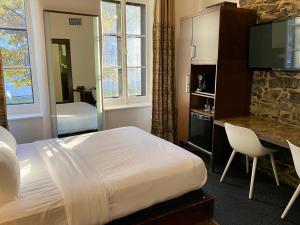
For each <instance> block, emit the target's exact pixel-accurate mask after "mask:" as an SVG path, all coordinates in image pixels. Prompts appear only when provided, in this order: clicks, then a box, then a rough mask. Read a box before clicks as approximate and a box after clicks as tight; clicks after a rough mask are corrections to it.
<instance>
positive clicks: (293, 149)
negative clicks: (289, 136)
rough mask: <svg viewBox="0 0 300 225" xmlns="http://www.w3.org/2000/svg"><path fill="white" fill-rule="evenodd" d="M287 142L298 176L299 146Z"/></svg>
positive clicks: (299, 174) (299, 168)
mask: <svg viewBox="0 0 300 225" xmlns="http://www.w3.org/2000/svg"><path fill="white" fill-rule="evenodd" d="M288 143H289V146H290V149H291V152H292V156H293V160H294V164H295V168H296V172H297V174H298V176H299V178H300V148H299V147H297V146H296V145H293V144H292V143H291V142H289V141H288Z"/></svg>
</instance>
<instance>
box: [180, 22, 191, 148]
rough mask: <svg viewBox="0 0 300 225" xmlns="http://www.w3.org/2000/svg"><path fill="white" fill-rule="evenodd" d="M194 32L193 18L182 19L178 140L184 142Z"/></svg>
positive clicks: (187, 122)
mask: <svg viewBox="0 0 300 225" xmlns="http://www.w3.org/2000/svg"><path fill="white" fill-rule="evenodd" d="M192 34H193V20H192V18H188V19H184V20H181V28H180V46H179V48H180V49H179V55H178V57H180V60H179V62H180V65H179V71H178V75H177V76H178V92H177V93H178V105H177V109H178V140H179V141H181V142H184V143H187V142H188V138H189V109H190V107H189V105H190V94H189V89H190V87H189V86H190V85H189V82H190V74H191V44H192Z"/></svg>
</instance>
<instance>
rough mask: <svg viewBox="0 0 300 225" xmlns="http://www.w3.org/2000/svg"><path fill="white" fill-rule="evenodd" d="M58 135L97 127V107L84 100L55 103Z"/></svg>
mask: <svg viewBox="0 0 300 225" xmlns="http://www.w3.org/2000/svg"><path fill="white" fill-rule="evenodd" d="M56 113H57V131H58V134H59V135H62V134H72V133H76V132H81V131H87V130H97V129H98V114H97V108H96V107H94V106H92V105H90V104H88V103H86V102H72V103H65V104H57V105H56Z"/></svg>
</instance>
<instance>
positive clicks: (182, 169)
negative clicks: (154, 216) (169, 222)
mask: <svg viewBox="0 0 300 225" xmlns="http://www.w3.org/2000/svg"><path fill="white" fill-rule="evenodd" d="M51 145H52V146H53V145H54V146H56V147H54V148H52V150H51V151H50V153H49V152H48V153H46V154H48V156H49V157H50V158H51V153H52V154H53V151H54V152H55V151H61V150H62V149H63V151H66V152H68V153H71V155H73V156H74V157H76V160H75V161H74V162H77V163H78V162H79V163H80V164H85V165H87V166H88V167H90V168H91V169H92V170H93V174H94V175H95V173H97V174H98V178H99V179H100V178H101V185H105V189H106V191H107V193H106V195H107V196H108V203H107V204H108V205H107V209H109V210H108V212H107V215H104V214H105V213H103V212H99V213H100V215H101V216H103V215H104V217H105V220H107V221H105V222H108V221H111V220H114V219H117V218H120V217H123V216H126V215H129V214H131V213H134V212H136V211H139V210H141V209H144V208H146V207H149V206H152V205H154V204H156V203H159V202H163V201H166V200H169V199H172V198H175V197H178V196H180V195H183V194H185V193H187V192H189V191H192V190H196V189H199V188H201V187H202V186H203V185H204V184H205V182H206V179H207V171H206V168H205V165H204V163H203V161H202V160H201V159H199V158H198V157H197V156H195V155H193V154H191V153H189V152H187V151H185V150H183V149H181V148H179V147H177V146H175V145H173V144H171V143H169V142H166V141H164V140H161V139H159V138H156V137H154V136H152V135H150V134H148V133H146V132H144V131H142V130H140V129H137V128H133V127H125V128H119V129H114V130H109V131H102V132H97V133H93V134H85V135H80V136H76V137H70V138H65V139H61V140H58V139H54V140H50V141H49V140H48V141H42V142H38V143H35V144H28V145H23V146H20V148H19V149H18V153H19V154H18V155H19V157H20V160H21V161H22V160H23V163H21V168H22V170H24V171H26V169H25V168H29V167H28V165H29V164H32V167H31V170H28V171H29V172H28V173H27V175H26V176H24V174H23V175H22V176H23V177H22V181H21V197H20V199H19V200H17V201H16V202H13V203H11V204H8V205H4V206H2V207H0V224H5V225H6V224H10V223H4V222H6V221H12V222H13V221H18V220H17V219H18V218H27V219H28V221H34V220H31V219H30V218H34V219H35V220H36V219H37V220H36V221H39V222H38V223H32V222H31V223H30V222H28V223H27V221H26V220H24V219H23V220H22V219H21V220H19V221H21V222H19V223H11V224H19V225H29V224H30V225H35V224H43V225H48V224H49V225H52V224H55V225H60V224H66V215H65V210H64V208H63V207H62V206H63V205H64V200H63V194H61V192H60V191H59V188H58V186H59V185H58V186H57V185H56V184H55V183H54V182H53V181H52V180H51V178H50V175H49V172H48V170H47V168H46V166H45V164H43V163H41V158H40V156H37V155H38V154H37V151H40V150H41V149H40V147H41V146H44V147H43V150H44V152H47V150H49V149H51V147H50V146H51ZM73 156H72V157H73ZM26 160H28V161H26ZM78 160H79V161H78ZM63 168H64V166H63V165H61V168H59V167H58V168H56V169H58V170H60V169H63ZM37 170H38V171H37ZM63 172H64V171H63V170H62V171H61V173H63ZM74 179H75V178H74ZM63 186H64V187H66V190H64V191H67V189H68V188H70V189H71V188H72V184H71V183H70V184H69V187H68V185H63ZM64 187H63V188H64ZM60 188H61V187H60ZM83 188H84V187H83ZM87 190H89V189H88V187H87ZM64 191H62V193H63V192H64ZM82 193H84V192H82ZM73 197H74V196H73ZM78 199H80V198H77V199H76V198H74V199H69V200H70V201H77V200H78ZM78 204H80V202H78ZM68 213H69V214H70V213H72V212H68ZM69 216H70V215H68V217H69ZM77 216H82V215H77ZM102 218H103V217H102ZM55 220H56V221H55Z"/></svg>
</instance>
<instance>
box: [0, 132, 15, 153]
mask: <svg viewBox="0 0 300 225" xmlns="http://www.w3.org/2000/svg"><path fill="white" fill-rule="evenodd" d="M0 140H3V141H5V143H6V144H7V145H8V147H9V148H10V149H11V150H12V151H13V152H14V153H15V154H16V151H17V142H16V139H15V138H14V136H13V135H12V134H11V133H10V132H9V131H8V130H6V129H5V128H3V127H1V126H0Z"/></svg>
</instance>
